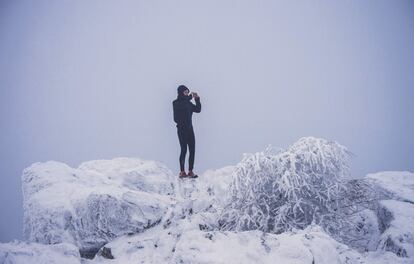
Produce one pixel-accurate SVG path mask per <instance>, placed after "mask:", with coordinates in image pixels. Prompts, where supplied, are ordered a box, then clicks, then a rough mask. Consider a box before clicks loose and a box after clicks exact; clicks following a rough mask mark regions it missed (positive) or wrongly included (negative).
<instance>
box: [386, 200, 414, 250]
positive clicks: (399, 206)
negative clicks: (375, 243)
mask: <svg viewBox="0 0 414 264" xmlns="http://www.w3.org/2000/svg"><path fill="white" fill-rule="evenodd" d="M381 205H382V206H383V207H382V208H381V210H382V213H381V214H382V215H383V216H382V218H381V220H382V221H383V225H384V227H385V228H386V229H385V230H384V232H383V233H382V235H381V238H380V243H379V248H380V249H383V250H387V251H392V252H394V253H395V254H397V256H401V257H411V258H413V257H414V204H412V203H408V202H401V201H395V200H384V201H381Z"/></svg>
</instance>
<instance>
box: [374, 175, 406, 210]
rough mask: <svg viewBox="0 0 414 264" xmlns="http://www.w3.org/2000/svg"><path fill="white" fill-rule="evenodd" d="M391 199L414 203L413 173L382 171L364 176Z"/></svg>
mask: <svg viewBox="0 0 414 264" xmlns="http://www.w3.org/2000/svg"><path fill="white" fill-rule="evenodd" d="M366 178H367V179H368V180H370V181H371V182H372V183H373V184H376V185H377V186H378V187H380V188H381V189H383V190H384V191H385V192H387V194H389V195H391V197H392V198H394V199H396V200H401V201H407V202H411V203H414V173H412V172H408V171H382V172H377V173H370V174H368V175H367V176H366Z"/></svg>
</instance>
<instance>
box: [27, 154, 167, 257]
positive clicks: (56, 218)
mask: <svg viewBox="0 0 414 264" xmlns="http://www.w3.org/2000/svg"><path fill="white" fill-rule="evenodd" d="M22 182H23V197H24V198H23V207H24V236H25V238H26V239H27V240H28V241H31V242H39V243H44V244H54V243H60V242H68V243H73V244H75V245H76V246H78V247H79V248H80V249H81V253H82V255H85V256H86V255H91V254H92V255H94V253H95V252H96V251H97V250H98V249H99V248H100V247H101V246H103V245H104V244H105V243H107V242H109V241H111V240H112V239H114V238H116V237H118V236H121V235H124V234H128V233H137V232H140V231H142V230H144V229H145V228H149V227H150V226H152V225H154V224H156V223H157V222H158V221H160V219H161V217H162V216H163V214H164V213H165V211H166V210H167V208H168V206H169V204H170V203H171V201H172V197H173V194H174V185H173V184H174V183H173V177H172V172H171V171H170V170H169V169H168V168H167V167H165V166H164V165H163V164H161V163H159V162H155V161H146V160H141V159H137V158H116V159H113V160H95V161H90V162H85V163H82V164H81V165H80V166H79V167H78V168H71V167H69V166H67V165H66V164H64V163H61V162H56V161H48V162H45V163H40V162H38V163H34V164H32V165H31V166H30V167H28V168H26V169H25V170H24V171H23V176H22Z"/></svg>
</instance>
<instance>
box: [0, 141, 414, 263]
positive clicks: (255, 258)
mask: <svg viewBox="0 0 414 264" xmlns="http://www.w3.org/2000/svg"><path fill="white" fill-rule="evenodd" d="M307 142H314V143H315V142H316V143H317V148H316V149H315V148H307V147H306V144H307ZM322 143H323V144H322ZM326 143H327V144H328V145H326ZM331 144H333V142H327V141H321V140H318V139H315V138H312V137H311V138H302V139H301V140H300V141H298V143H297V144H294V145H293V147H292V149H294V150H295V151H299V152H300V153H303V152H306V151H310V152H312V153H304V154H303V155H304V156H301V155H299V156H297V155H295V156H289V159H293V160H300V159H302V158H301V157H308V158H306V159H304V160H307V159H312V160H315V162H316V163H315V164H316V165H317V164H319V162H322V163H324V165H323V166H331V165H329V164H328V163H326V162H328V160H325V157H329V162H332V161H334V162H336V163H337V164H336V165H338V164H340V163H338V162H341V161H339V160H338V161H335V158H334V157H333V156H331V155H330V154H329V153H333V152H330V147H329V146H332V145H331ZM338 150H339V152H337V153H339V154H341V153H343V152H342V150H340V149H338ZM315 151H316V152H315ZM320 151H321V152H320ZM335 151H336V150H335ZM335 151H334V152H335ZM299 152H298V153H299ZM295 153H296V152H295ZM298 153H296V154H298ZM285 154H286V153H285ZM328 154H329V155H328ZM283 155H284V154H283V153H282V154H280V156H283ZM341 155H342V154H341ZM245 157H246V158H249V157H250V158H254V157H256V159H253V161H257V160H258V158H264V159H265V160H267V158H268V157H269V156H260V153H259V154H258V153H256V154H252V155H245ZM252 164H253V165H254V166H253V167H252V168H253V171H255V172H256V173H260V166H261V165H263V164H261V163H257V162H256V163H254V162H253V163H252ZM265 164H267V165H269V164H270V163H265ZM280 164H284V163H280ZM289 164H290V163H289ZM312 164H313V163H312ZM343 165H346V164H343ZM278 166H284V165H278ZM286 166H287V165H286ZM295 166H300V165H297V164H296V165H295ZM312 166H313V165H312ZM341 166H342V165H341ZM297 168H299V169H303V168H304V167H303V166H300V167H297ZM312 168H313V167H312ZM317 168H318V170H317V171H319V170H321V171H325V169H320V168H319V167H317ZM279 169H281V170H282V171H283V170H284V169H285V168H279ZM305 169H306V168H305ZM345 169H346V168H345ZM238 170H240V166H237V165H236V166H233V165H229V166H226V167H223V168H219V169H209V170H207V171H205V172H204V173H202V174H199V178H197V179H179V178H178V177H177V176H176V175H174V174H173V173H172V172H171V170H169V169H168V168H167V167H166V166H165V165H164V164H162V163H160V162H157V161H151V160H143V159H140V158H115V159H111V160H94V161H88V162H84V163H82V164H80V165H79V166H78V167H77V168H71V167H70V166H68V165H66V164H64V163H62V162H57V161H47V162H37V163H34V164H32V165H31V166H29V167H28V168H26V169H25V170H24V171H23V175H22V182H23V184H22V188H23V206H24V236H25V240H26V241H25V242H22V241H20V242H19V241H17V240H15V241H12V242H9V243H0V263H7V264H9V263H14V264H20V263H33V264H36V263H63V264H66V263H82V264H94V263H103V264H105V263H122V264H129V263H292V264H295V263H298V264H302V263H318V264H320V263H322V264H323V263H327V264H335V263H338V264H345V263H346V264H353V263H355V264H356V263H358V264H362V263H365V264H391V263H392V264H408V263H414V233H413V230H414V202H413V201H414V196H413V193H414V192H413V191H414V183H413V179H414V177H413V175H414V174H413V173H410V172H397V171H394V172H378V173H373V174H368V175H367V176H366V178H364V179H361V180H368V182H369V183H370V184H369V185H370V186H371V185H372V189H370V190H371V191H372V192H374V194H373V195H372V197H374V198H375V197H381V198H375V199H374V200H373V201H370V202H369V203H368V205H369V206H368V207H366V208H365V207H361V208H362V209H363V210H359V208H357V209H358V210H356V211H355V213H353V214H351V217H350V218H349V219H348V220H349V222H350V226H348V228H349V229H347V230H340V231H342V232H345V233H346V232H347V233H349V235H350V236H349V237H350V238H357V240H355V241H351V240H346V239H343V240H341V239H339V238H340V236H338V237H334V236H333V235H332V233H328V232H327V231H326V229H324V227H321V226H318V225H316V224H315V222H314V221H313V222H312V223H311V224H310V225H307V226H306V227H304V228H303V229H296V228H292V229H289V230H287V231H285V232H281V233H276V232H264V230H260V229H253V230H238V231H236V230H222V229H221V228H220V223H219V221H218V220H219V219H220V216H221V215H222V214H223V211H224V212H225V210H226V208H227V206H228V205H229V203H232V196H231V192H230V190H231V186H232V183H233V182H234V180H235V177H237V173H238ZM253 171H251V173H254V172H253ZM309 171H310V170H309V169H306V172H309ZM239 172H240V171H239ZM290 172H292V170H290ZM332 173H334V171H333V170H332ZM340 173H342V172H340ZM260 175H262V176H263V175H264V174H260ZM260 175H259V176H260ZM301 175H305V174H303V173H302V174H301ZM256 176H257V175H256ZM299 176H300V175H299ZM322 178H323V177H322ZM322 178H321V179H322ZM353 181H354V182H353V183H352V184H350V185H349V186H354V185H355V186H363V185H361V184H360V183H362V182H360V181H359V180H358V181H356V180H353ZM254 182H255V181H250V182H243V183H240V184H254ZM347 186H348V185H347ZM297 187H298V186H297ZM299 187H300V185H299ZM299 187H298V188H299ZM315 188H317V185H315ZM247 189H248V190H250V188H247ZM252 190H254V188H252ZM364 190H365V189H364V188H361V189H360V190H359V189H356V192H355V193H353V194H352V195H355V194H359V192H364ZM299 191H300V190H299ZM376 192H381V193H382V194H384V195H379V196H377V195H376ZM351 193H352V192H350V194H351ZM352 195H351V196H350V197H353V196H352ZM355 197H358V196H355ZM370 197H371V196H370ZM348 202H352V199H350V200H349V201H348ZM359 202H360V201H359ZM361 204H363V203H361ZM352 232H354V233H352ZM335 239H337V240H335ZM339 241H342V243H341V242H339ZM365 250H366V252H364V251H365Z"/></svg>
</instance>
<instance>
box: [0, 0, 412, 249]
mask: <svg viewBox="0 0 414 264" xmlns="http://www.w3.org/2000/svg"><path fill="white" fill-rule="evenodd" d="M413 47H414V4H413V2H412V1H411V2H410V1H363V2H361V1H337V2H335V1H283V2H282V1H81V0H79V1H64V0H62V1H12V0H2V1H1V2H0V71H1V74H0V107H1V114H0V118H1V119H0V122H1V124H2V128H1V131H2V136H1V138H0V155H1V162H0V173H1V177H0V212H1V214H0V241H2V242H6V241H10V240H12V239H14V238H18V239H21V238H22V233H21V230H22V217H23V211H22V193H21V181H20V177H21V173H22V170H23V169H24V168H25V167H27V166H29V165H30V164H31V163H33V162H37V161H47V160H57V161H62V162H65V163H67V164H69V165H71V166H74V167H76V166H78V165H79V163H81V162H83V161H87V160H93V159H110V158H114V157H120V156H126V157H140V158H143V159H153V160H158V161H161V162H164V163H165V164H166V165H167V166H168V167H169V168H170V169H171V170H172V171H173V172H177V173H178V170H179V164H178V156H179V151H180V150H179V143H178V137H177V132H176V127H175V123H174V122H173V114H172V103H171V102H172V100H174V99H175V97H176V88H177V86H178V85H179V84H185V85H187V86H188V87H189V88H190V90H191V91H197V92H198V93H199V95H200V97H201V102H202V112H201V113H200V114H194V115H193V123H194V130H195V135H196V156H195V171H196V172H198V173H202V172H204V171H205V170H206V169H209V168H213V169H214V168H220V167H222V166H226V165H232V164H236V163H237V162H238V161H240V160H241V158H242V154H243V153H246V152H256V151H261V150H263V149H264V148H265V146H266V145H267V144H272V145H273V146H275V147H282V148H286V147H288V146H289V145H290V144H292V143H294V142H295V141H296V140H297V139H299V138H300V137H303V136H315V137H323V138H327V139H331V140H336V141H338V142H339V143H341V144H343V145H345V146H347V147H348V148H349V149H350V150H351V151H352V152H354V153H355V154H356V157H354V158H353V161H352V164H351V166H352V173H353V175H354V176H355V177H360V176H363V175H365V174H366V173H368V172H375V171H381V170H410V171H414V162H413V157H414V140H413V138H412V135H414V122H413V118H412V115H413V113H414V104H413V103H412V100H413V99H414V48H413ZM187 162H188V154H187V158H186V168H187V166H188V163H187Z"/></svg>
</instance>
